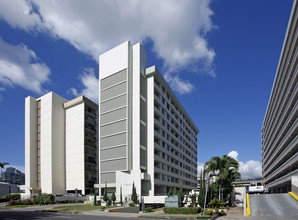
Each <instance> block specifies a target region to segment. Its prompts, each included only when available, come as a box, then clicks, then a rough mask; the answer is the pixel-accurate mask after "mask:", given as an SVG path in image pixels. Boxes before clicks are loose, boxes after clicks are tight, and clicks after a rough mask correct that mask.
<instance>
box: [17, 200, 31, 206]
mask: <svg viewBox="0 0 298 220" xmlns="http://www.w3.org/2000/svg"><path fill="white" fill-rule="evenodd" d="M20 205H33V201H32V200H30V199H26V200H23V201H20Z"/></svg>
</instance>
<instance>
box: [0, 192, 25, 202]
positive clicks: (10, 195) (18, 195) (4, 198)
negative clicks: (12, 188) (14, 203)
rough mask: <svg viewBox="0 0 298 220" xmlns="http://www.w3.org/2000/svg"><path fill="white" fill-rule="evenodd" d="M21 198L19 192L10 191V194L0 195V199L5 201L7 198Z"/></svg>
mask: <svg viewBox="0 0 298 220" xmlns="http://www.w3.org/2000/svg"><path fill="white" fill-rule="evenodd" d="M20 198H21V195H20V194H19V193H12V194H6V195H4V196H1V199H3V200H5V201H9V200H11V199H12V200H18V199H20Z"/></svg>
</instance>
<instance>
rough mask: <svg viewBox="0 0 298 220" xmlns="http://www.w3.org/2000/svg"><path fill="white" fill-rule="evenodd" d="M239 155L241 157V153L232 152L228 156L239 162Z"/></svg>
mask: <svg viewBox="0 0 298 220" xmlns="http://www.w3.org/2000/svg"><path fill="white" fill-rule="evenodd" d="M238 155H239V153H238V152H237V151H234V150H233V151H231V152H230V153H228V156H230V157H232V158H234V159H235V160H237V161H238Z"/></svg>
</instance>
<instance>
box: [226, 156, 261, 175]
mask: <svg viewBox="0 0 298 220" xmlns="http://www.w3.org/2000/svg"><path fill="white" fill-rule="evenodd" d="M238 155H239V153H238V152H237V151H231V152H230V153H228V156H230V157H232V158H234V159H235V160H237V161H238V162H239V173H240V174H241V179H242V180H247V179H257V178H260V177H261V176H262V164H261V162H260V161H256V160H249V161H246V162H242V161H239V160H238Z"/></svg>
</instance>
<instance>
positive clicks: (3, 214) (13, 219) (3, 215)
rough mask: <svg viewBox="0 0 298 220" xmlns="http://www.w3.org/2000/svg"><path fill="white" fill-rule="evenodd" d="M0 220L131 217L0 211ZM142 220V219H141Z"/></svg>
mask: <svg viewBox="0 0 298 220" xmlns="http://www.w3.org/2000/svg"><path fill="white" fill-rule="evenodd" d="M0 219H1V220H37V219H38V220H40V219H43V220H61V219H64V220H65V219H74V220H81V219H83V220H105V219H106V220H117V219H121V220H131V219H132V218H131V217H128V218H125V217H112V216H111V217H110V216H91V215H80V214H64V213H51V212H32V211H0ZM134 219H136V220H138V219H139V218H134ZM143 220H144V219H143Z"/></svg>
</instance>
